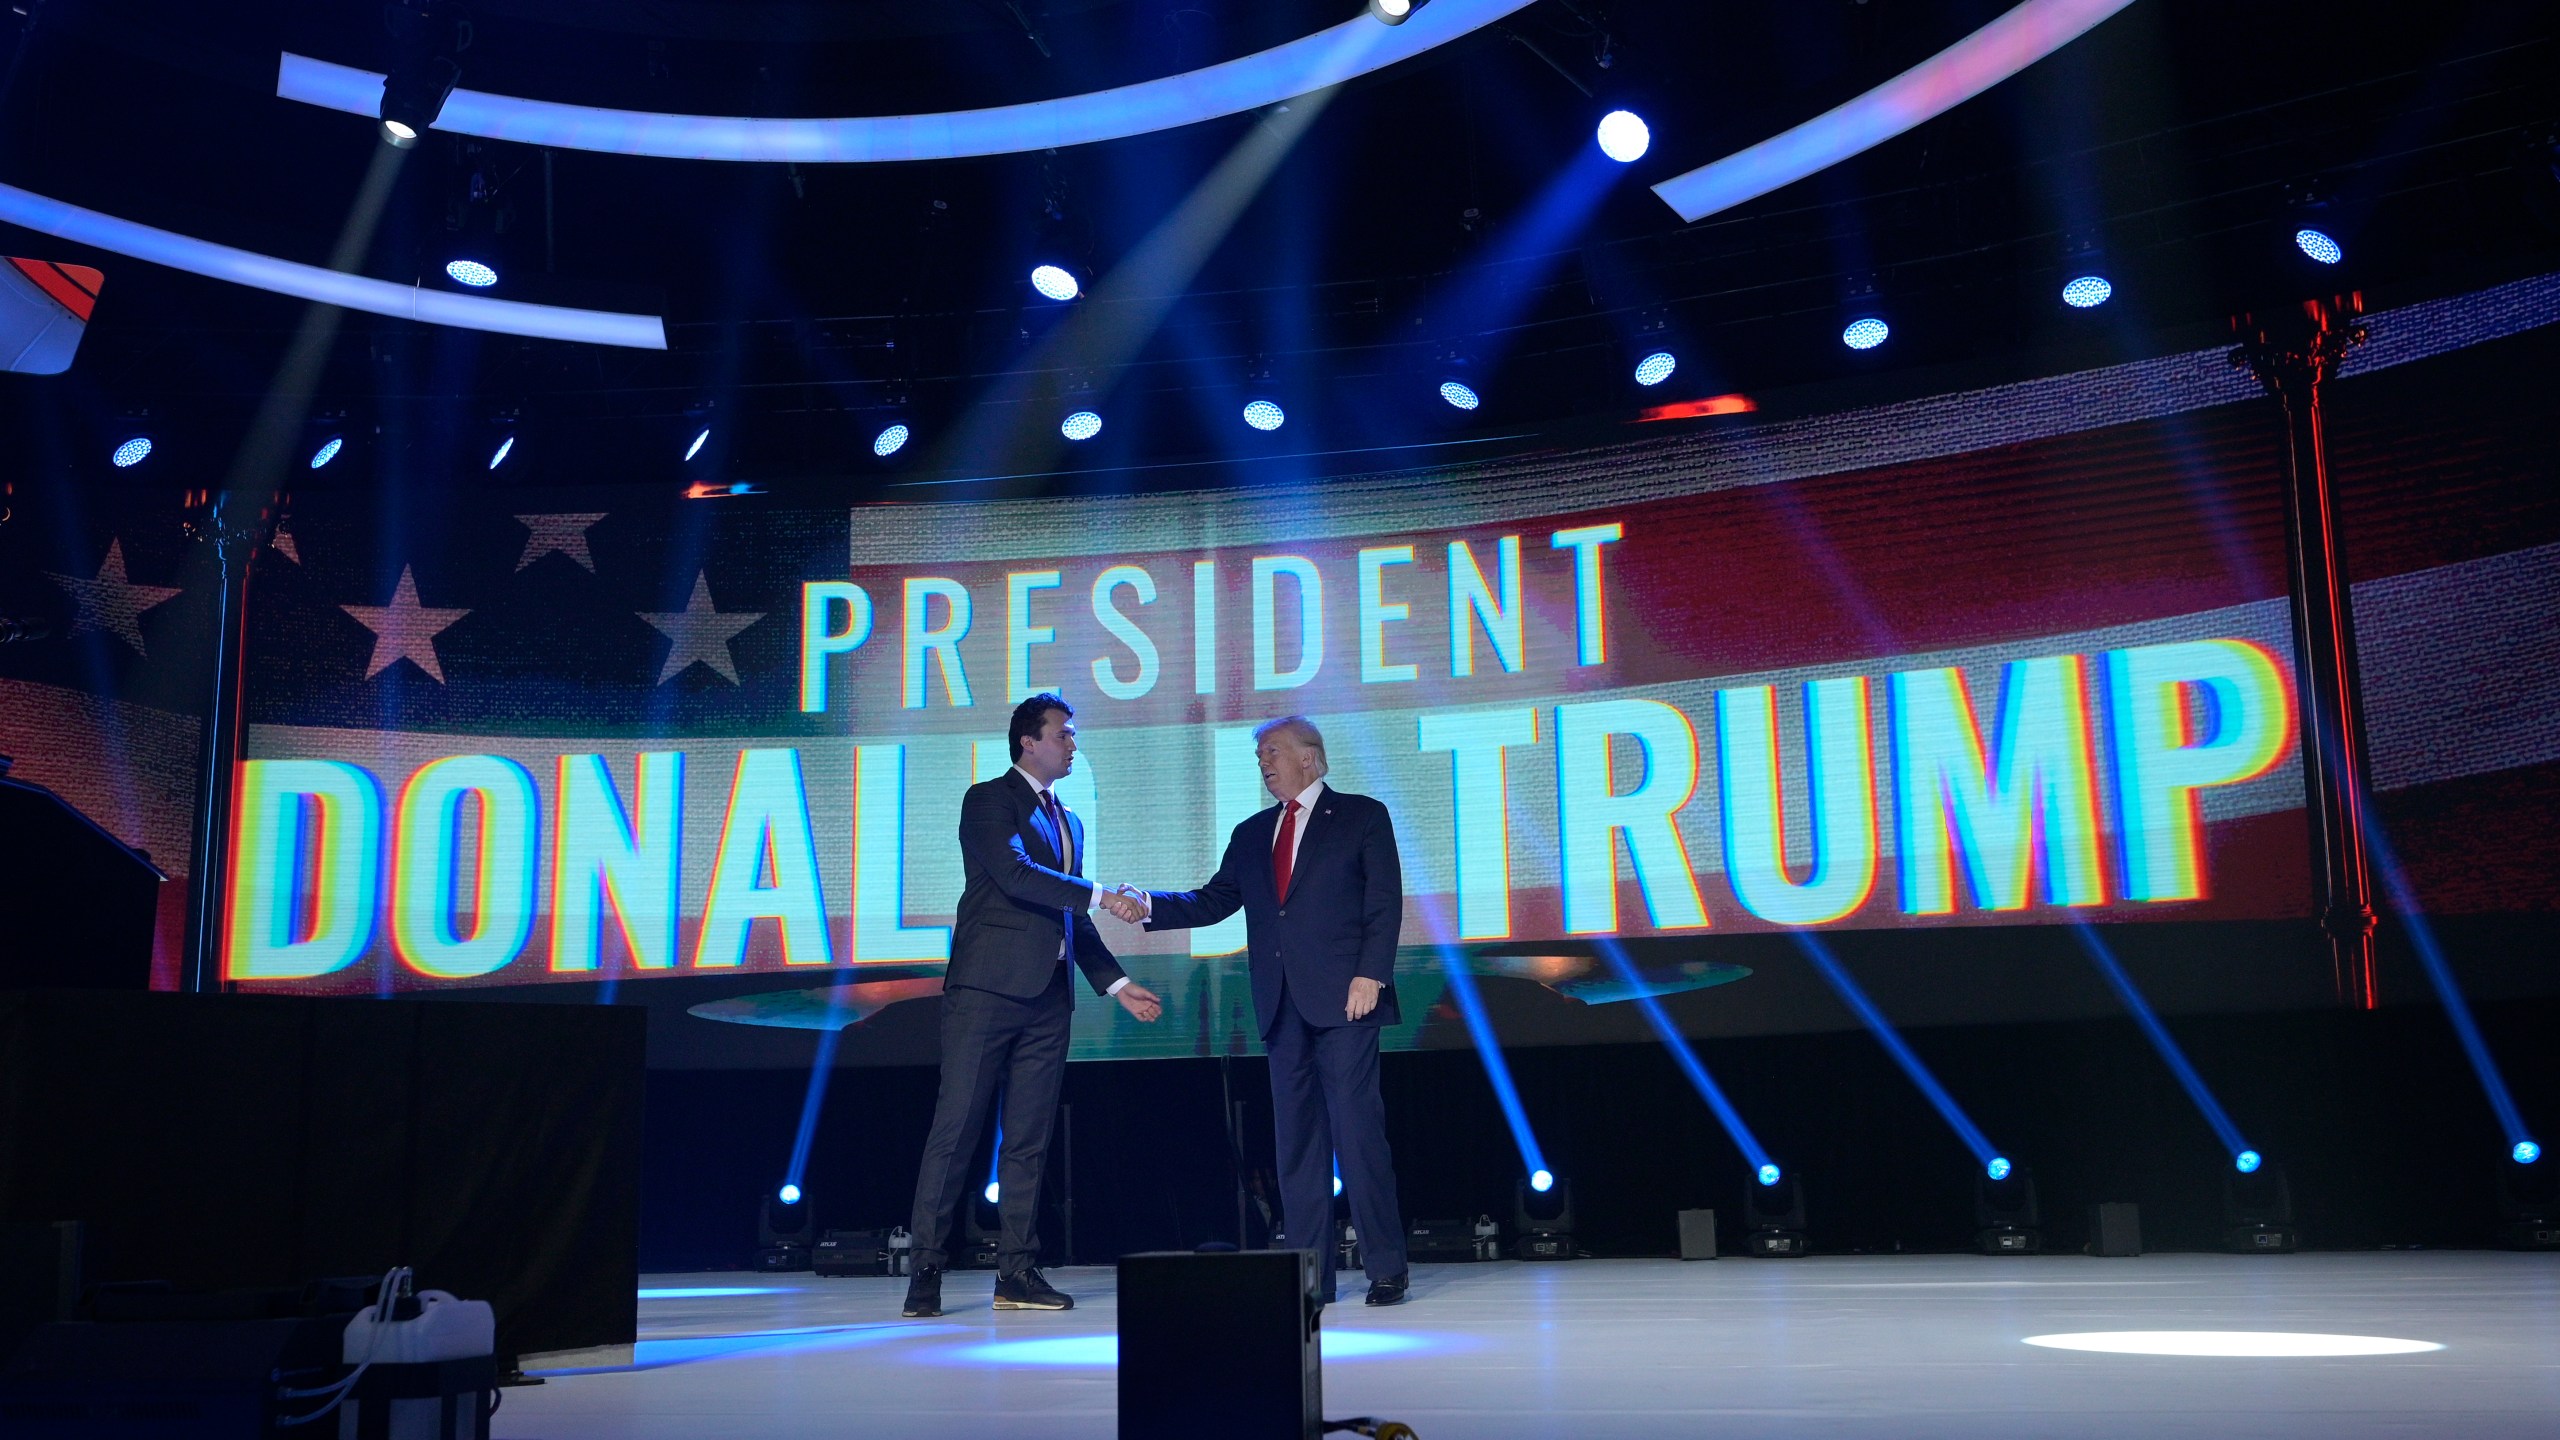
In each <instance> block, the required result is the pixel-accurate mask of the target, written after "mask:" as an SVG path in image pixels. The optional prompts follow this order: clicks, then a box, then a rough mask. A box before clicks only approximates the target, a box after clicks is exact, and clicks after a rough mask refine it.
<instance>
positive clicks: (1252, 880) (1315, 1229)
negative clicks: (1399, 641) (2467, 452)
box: [1143, 715, 1407, 1305]
mask: <svg viewBox="0 0 2560 1440" xmlns="http://www.w3.org/2000/svg"><path fill="white" fill-rule="evenodd" d="M1253 738H1254V742H1255V746H1256V748H1255V752H1254V753H1255V757H1256V759H1257V760H1258V761H1259V763H1260V764H1261V767H1262V783H1263V785H1264V787H1265V788H1267V789H1268V790H1270V792H1271V797H1272V798H1273V799H1274V800H1276V801H1278V802H1280V803H1278V804H1276V805H1274V806H1272V807H1271V808H1270V809H1268V810H1265V811H1263V812H1262V813H1261V814H1258V815H1256V816H1254V817H1253V818H1252V819H1250V820H1247V821H1245V822H1244V823H1243V824H1241V825H1238V826H1237V827H1236V828H1235V833H1234V834H1233V835H1232V836H1230V837H1229V838H1228V840H1227V853H1226V858H1225V859H1224V860H1222V861H1221V862H1220V863H1219V865H1218V873H1217V874H1216V875H1214V876H1211V877H1210V879H1209V883H1207V884H1206V885H1203V886H1201V887H1200V888H1199V889H1197V890H1187V891H1177V890H1157V891H1151V892H1148V893H1147V894H1146V895H1145V896H1144V897H1143V898H1144V899H1145V901H1146V903H1147V908H1148V920H1147V928H1148V929H1150V930H1171V929H1181V928H1184V927H1188V926H1194V925H1214V924H1216V923H1218V922H1219V921H1221V920H1224V919H1225V918H1227V917H1228V916H1229V915H1232V914H1234V913H1235V912H1236V911H1237V910H1238V909H1239V908H1241V909H1242V910H1243V911H1244V927H1245V947H1246V950H1247V952H1248V953H1249V955H1250V956H1251V962H1252V971H1253V1008H1254V1017H1255V1019H1256V1020H1257V1021H1258V1022H1259V1023H1260V1025H1261V1027H1262V1038H1263V1044H1264V1047H1265V1048H1266V1049H1267V1050H1268V1051H1269V1052H1270V1054H1271V1112H1272V1113H1271V1118H1272V1128H1273V1130H1274V1132H1275V1133H1276V1135H1277V1138H1278V1141H1279V1151H1280V1155H1279V1160H1280V1165H1279V1169H1280V1212H1281V1220H1282V1223H1283V1224H1284V1225H1286V1226H1287V1228H1288V1236H1289V1241H1290V1243H1292V1244H1295V1245H1301V1246H1312V1247H1313V1248H1314V1249H1315V1250H1316V1252H1317V1254H1318V1256H1319V1263H1318V1266H1317V1268H1318V1270H1320V1271H1321V1272H1322V1273H1323V1275H1324V1291H1325V1295H1324V1298H1325V1299H1327V1300H1331V1299H1333V1298H1334V1283H1333V1262H1332V1260H1331V1258H1330V1257H1329V1256H1327V1255H1326V1254H1325V1252H1326V1250H1327V1249H1328V1248H1329V1247H1330V1246H1331V1245H1332V1243H1333V1233H1332V1232H1333V1166H1334V1162H1335V1161H1336V1160H1337V1159H1339V1160H1340V1162H1341V1165H1342V1190H1343V1194H1344V1196H1345V1197H1346V1198H1348V1199H1349V1200H1350V1202H1351V1218H1352V1220H1353V1222H1354V1223H1355V1224H1357V1225H1358V1226H1359V1229H1360V1254H1361V1260H1362V1268H1364V1269H1365V1270H1367V1271H1368V1273H1369V1295H1368V1303H1369V1304H1372V1305H1393V1304H1395V1303H1397V1302H1398V1301H1401V1300H1403V1299H1404V1298H1405V1290H1406V1281H1407V1276H1406V1271H1405V1250H1404V1212H1403V1210H1402V1209H1401V1208H1400V1207H1399V1206H1398V1205H1397V1203H1396V1172H1395V1164H1394V1160H1393V1158H1392V1157H1390V1156H1389V1155H1388V1153H1387V1107H1386V1101H1385V1100H1384V1099H1382V1098H1381V1097H1380V1095H1379V1093H1378V1031H1379V1029H1380V1027H1382V1026H1387V1025H1393V1024H1395V1023H1396V1021H1397V1018H1398V1017H1397V1013H1396V987H1395V962H1396V941H1397V938H1398V935H1399V933H1400V931H1401V929H1402V927H1403V922H1404V870H1403V867H1402V865H1401V864H1400V863H1399V862H1398V860H1397V858H1396V832H1395V822H1394V821H1393V820H1391V819H1390V818H1389V817H1388V815H1387V807H1386V806H1384V805H1381V804H1379V803H1378V802H1377V801H1375V800H1372V799H1370V798H1369V797H1368V796H1366V795H1351V794H1346V793H1344V792H1342V791H1339V790H1334V789H1331V788H1329V787H1327V786H1326V784H1325V783H1324V776H1325V770H1326V768H1327V767H1326V765H1325V758H1324V736H1323V734H1321V733H1320V732H1319V731H1317V729H1316V727H1315V726H1314V725H1313V724H1312V723H1310V722H1309V721H1308V720H1307V718H1306V717H1305V716H1303V715H1291V716H1288V717H1287V718H1285V719H1280V720H1274V721H1271V722H1270V723H1268V724H1266V725H1263V726H1261V727H1260V728H1258V729H1256V730H1255V731H1254V732H1253Z"/></svg>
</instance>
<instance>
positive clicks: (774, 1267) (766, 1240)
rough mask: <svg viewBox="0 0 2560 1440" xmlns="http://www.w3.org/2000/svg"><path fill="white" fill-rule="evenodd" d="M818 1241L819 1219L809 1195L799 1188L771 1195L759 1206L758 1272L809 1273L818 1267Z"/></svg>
mask: <svg viewBox="0 0 2560 1440" xmlns="http://www.w3.org/2000/svg"><path fill="white" fill-rule="evenodd" d="M817 1238H818V1223H817V1217H816V1216H815V1215H814V1214H813V1213H812V1212H811V1210H810V1207H809V1196H808V1193H807V1192H806V1191H804V1190H802V1189H801V1188H800V1187H799V1186H798V1185H797V1184H785V1185H782V1186H781V1187H779V1188H777V1189H775V1190H772V1191H769V1192H767V1193H766V1195H765V1197H764V1199H763V1200H762V1201H761V1202H759V1203H758V1204H757V1206H756V1268H757V1269H758V1270H766V1271H781V1270H806V1269H809V1268H810V1267H811V1266H812V1265H813V1264H814V1263H815V1260H814V1258H813V1251H812V1243H813V1242H814V1241H815V1240H816V1239H817Z"/></svg>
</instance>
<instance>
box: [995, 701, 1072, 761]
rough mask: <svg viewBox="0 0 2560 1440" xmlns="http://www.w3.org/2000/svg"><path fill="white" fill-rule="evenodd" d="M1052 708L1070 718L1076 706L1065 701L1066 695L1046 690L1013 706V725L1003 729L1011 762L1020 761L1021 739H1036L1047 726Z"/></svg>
mask: <svg viewBox="0 0 2560 1440" xmlns="http://www.w3.org/2000/svg"><path fill="white" fill-rule="evenodd" d="M1052 710H1057V711H1061V712H1064V713H1065V715H1066V716H1067V718H1068V719H1070V720H1072V719H1074V718H1075V713H1076V707H1074V706H1073V705H1070V704H1068V703H1067V697H1066V696H1064V695H1060V694H1056V693H1055V692H1052V691H1048V690H1043V691H1041V692H1040V693H1039V694H1037V695H1034V696H1032V697H1031V698H1030V699H1028V700H1025V701H1023V702H1022V703H1021V704H1019V705H1016V706H1014V707H1013V725H1012V727H1011V728H1009V729H1007V730H1006V731H1005V737H1004V738H1005V742H1006V744H1007V745H1009V746H1010V747H1011V748H1012V751H1013V763H1015V764H1017V765H1019V764H1021V763H1022V742H1023V741H1025V740H1037V739H1039V738H1040V732H1041V731H1043V730H1045V729H1047V728H1049V712H1050V711H1052Z"/></svg>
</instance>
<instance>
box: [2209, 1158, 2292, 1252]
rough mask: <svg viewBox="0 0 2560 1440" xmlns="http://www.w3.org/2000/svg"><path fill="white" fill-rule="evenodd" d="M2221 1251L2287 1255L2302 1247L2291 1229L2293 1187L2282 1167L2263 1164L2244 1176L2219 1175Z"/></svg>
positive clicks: (2233, 1170)
mask: <svg viewBox="0 0 2560 1440" xmlns="http://www.w3.org/2000/svg"><path fill="white" fill-rule="evenodd" d="M2222 1225H2223V1229H2222V1248H2224V1249H2226V1250H2230V1251H2232V1252H2234V1253H2237V1254H2244V1255H2245V1254H2276V1255H2290V1254H2292V1253H2293V1251H2294V1247H2295V1246H2297V1245H2299V1244H2300V1243H2301V1237H2300V1236H2299V1235H2297V1234H2295V1233H2294V1229H2293V1187H2292V1186H2291V1185H2290V1184H2287V1183H2286V1181H2285V1178H2284V1167H2283V1166H2281V1165H2278V1164H2276V1163H2275V1162H2274V1161H2272V1160H2263V1161H2261V1162H2260V1163H2259V1165H2258V1168H2257V1169H2255V1170H2252V1171H2248V1172H2246V1173H2243V1172H2242V1171H2241V1170H2240V1168H2239V1167H2238V1166H2236V1165H2235V1166H2233V1167H2232V1168H2230V1169H2228V1170H2225V1171H2223V1172H2222Z"/></svg>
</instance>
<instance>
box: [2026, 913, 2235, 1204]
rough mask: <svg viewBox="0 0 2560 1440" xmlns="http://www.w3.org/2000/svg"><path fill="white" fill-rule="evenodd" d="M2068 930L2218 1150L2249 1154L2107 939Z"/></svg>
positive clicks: (2226, 1114)
mask: <svg viewBox="0 0 2560 1440" xmlns="http://www.w3.org/2000/svg"><path fill="white" fill-rule="evenodd" d="M2071 929H2072V933H2073V934H2075V935H2077V936H2079V937H2080V948H2081V949H2083V950H2086V951H2088V952H2089V959H2090V960H2091V961H2092V962H2094V963H2095V964H2096V965H2097V967H2098V972H2099V973H2100V974H2102V975H2104V976H2106V977H2107V983H2108V984H2109V985H2112V986H2114V987H2115V992H2116V996H2117V998H2118V999H2121V1000H2123V1001H2124V1008H2126V1009H2127V1010H2130V1011H2132V1012H2133V1018H2134V1019H2136V1020H2138V1021H2140V1022H2142V1033H2143V1034H2145V1035H2147V1036H2149V1037H2150V1039H2151V1048H2152V1049H2154V1050H2157V1051H2159V1052H2160V1059H2161V1061H2162V1063H2164V1064H2166V1065H2167V1066H2168V1067H2169V1073H2170V1074H2172V1075H2175V1076H2177V1077H2178V1083H2179V1084H2180V1085H2182V1086H2184V1087H2186V1092H2187V1098H2188V1099H2190V1100H2193V1101H2194V1102H2195V1103H2196V1110H2197V1112H2198V1113H2200V1114H2202V1115H2203V1116H2204V1122H2205V1123H2206V1124H2207V1125H2210V1126H2212V1127H2213V1133H2214V1135H2215V1137H2216V1138H2218V1139H2219V1140H2221V1141H2222V1153H2223V1154H2225V1155H2229V1156H2233V1157H2235V1158H2236V1157H2238V1156H2240V1155H2244V1154H2249V1153H2253V1152H2251V1150H2250V1147H2249V1142H2248V1141H2246V1140H2244V1139H2242V1138H2241V1136H2240V1127H2239V1126H2237V1125H2234V1124H2232V1123H2231V1115H2230V1112H2228V1111H2226V1110H2224V1109H2223V1108H2222V1105H2221V1103H2220V1102H2219V1101H2217V1100H2215V1099H2214V1098H2213V1092H2212V1091H2210V1090H2207V1089H2206V1088H2205V1085H2204V1077H2203V1076H2202V1075H2199V1074H2197V1073H2196V1067H2195V1066H2193V1065H2191V1064H2189V1063H2188V1062H2187V1054H2186V1052H2185V1051H2184V1050H2181V1049H2179V1048H2178V1042H2177V1041H2176V1040H2174V1039H2172V1038H2171V1037H2170V1035H2169V1029H2168V1027H2167V1026H2165V1025H2163V1024H2161V1023H2160V1017H2159V1016H2158V1015H2157V1014H2155V1013H2154V1012H2153V1011H2152V1009H2151V1006H2150V1004H2149V1003H2148V1002H2146V1001H2145V1000H2144V999H2143V998H2142V992H2141V991H2139V990H2136V989H2135V988H2133V979H2132V977H2130V976H2128V975H2126V974H2125V973H2124V967H2123V966H2122V965H2120V964H2118V963H2116V957H2115V952H2113V951H2111V950H2109V949H2108V948H2107V942H2106V941H2104V940H2101V939H2099V938H2098V932H2097V931H2096V930H2095V929H2093V928H2091V927H2090V926H2087V925H2074V926H2072V927H2071Z"/></svg>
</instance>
